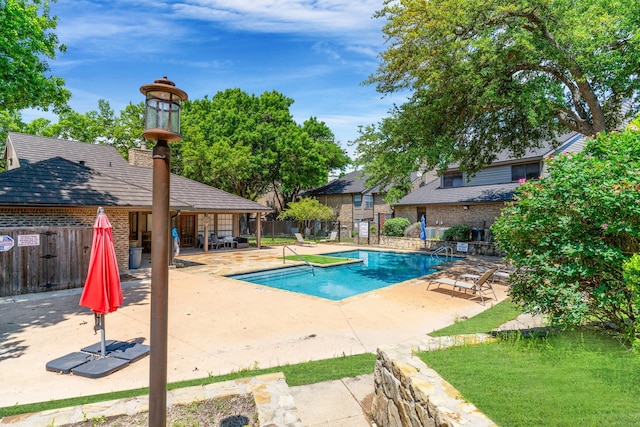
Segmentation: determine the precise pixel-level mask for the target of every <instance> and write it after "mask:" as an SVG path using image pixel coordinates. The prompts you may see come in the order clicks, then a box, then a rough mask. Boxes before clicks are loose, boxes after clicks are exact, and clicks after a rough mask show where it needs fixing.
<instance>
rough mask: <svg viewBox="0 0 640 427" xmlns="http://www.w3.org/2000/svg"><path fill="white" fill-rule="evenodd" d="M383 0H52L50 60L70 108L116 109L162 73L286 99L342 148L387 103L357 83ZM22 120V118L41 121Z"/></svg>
mask: <svg viewBox="0 0 640 427" xmlns="http://www.w3.org/2000/svg"><path fill="white" fill-rule="evenodd" d="M381 8H382V0H375V1H372V0H182V1H174V2H171V1H162V0H159V1H158V0H154V1H147V0H142V1H128V0H112V1H93V0H80V1H78V0H58V1H57V2H56V3H52V4H51V14H52V15H57V16H58V27H57V29H56V30H55V33H56V34H57V35H58V37H59V40H60V42H61V43H64V44H65V45H67V52H66V53H65V54H61V55H59V56H58V58H57V59H56V60H54V61H51V62H50V65H51V69H52V72H53V74H54V75H56V76H60V77H63V78H64V79H65V81H66V87H67V88H68V89H69V90H70V91H71V92H72V94H73V98H72V99H71V102H70V104H71V107H72V108H73V109H74V110H76V111H78V112H81V113H84V112H87V111H90V110H97V107H98V99H106V100H107V101H109V103H110V105H111V107H112V108H113V109H114V110H115V111H116V112H119V111H120V110H122V109H123V108H124V107H125V106H126V105H127V104H128V103H129V102H134V103H138V102H140V101H142V100H143V98H142V95H141V94H140V92H139V89H140V86H141V85H143V84H147V83H152V82H153V81H154V80H155V79H157V78H160V77H162V76H164V75H166V76H167V77H168V78H169V79H170V80H172V81H174V82H175V83H176V86H178V87H179V88H181V89H183V90H184V91H186V92H187V93H188V94H189V97H190V99H199V98H203V97H204V96H205V95H209V97H211V96H213V95H214V94H215V93H217V92H218V91H222V90H225V89H227V88H240V89H242V90H244V91H245V92H247V93H250V94H256V95H260V94H262V93H263V92H265V91H271V90H276V91H278V92H281V93H283V94H284V95H286V96H288V97H289V98H292V99H293V100H294V101H295V102H294V104H293V106H292V108H291V112H292V113H293V116H294V119H295V120H296V121H297V122H298V123H300V124H302V122H303V121H304V120H306V119H308V118H309V117H311V116H315V117H317V118H318V119H319V120H321V121H324V122H325V123H326V124H327V125H328V126H329V128H331V130H332V131H333V132H334V134H335V136H336V139H337V140H338V141H339V142H340V144H341V146H342V147H343V148H345V149H347V151H348V152H349V153H350V154H352V152H353V148H350V147H348V145H347V143H348V141H351V140H353V139H355V138H356V137H357V136H358V126H359V125H368V124H372V123H376V122H378V121H379V120H380V119H381V118H383V117H385V116H386V115H387V112H388V111H389V109H390V108H391V106H392V105H393V103H394V102H402V100H400V99H398V97H396V99H394V98H393V97H388V96H387V97H383V96H382V95H381V94H379V93H377V92H376V90H375V87H374V86H372V85H362V82H363V81H364V80H365V79H366V78H367V77H368V76H369V75H370V74H372V73H374V72H375V71H376V69H377V67H378V64H379V59H378V57H377V55H378V54H379V53H380V52H381V51H382V50H383V49H384V47H385V45H384V39H383V36H382V32H381V27H382V25H383V23H384V22H383V21H382V20H380V19H374V18H373V17H372V15H373V14H374V12H375V11H377V10H379V9H381ZM32 114H33V113H30V112H27V113H24V114H23V118H24V119H25V120H27V121H28V120H31V119H32V118H34V117H42V116H44V117H47V116H46V114H43V113H41V112H36V114H35V115H33V116H32Z"/></svg>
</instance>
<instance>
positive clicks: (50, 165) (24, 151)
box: [0, 133, 271, 212]
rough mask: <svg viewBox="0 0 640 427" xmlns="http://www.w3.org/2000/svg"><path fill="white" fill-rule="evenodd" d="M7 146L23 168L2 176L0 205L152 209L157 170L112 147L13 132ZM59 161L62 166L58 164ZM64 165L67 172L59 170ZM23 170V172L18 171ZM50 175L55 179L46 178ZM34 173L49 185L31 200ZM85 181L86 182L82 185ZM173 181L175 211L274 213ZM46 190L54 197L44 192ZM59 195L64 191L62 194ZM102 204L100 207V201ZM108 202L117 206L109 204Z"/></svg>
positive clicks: (189, 183) (178, 179)
mask: <svg viewBox="0 0 640 427" xmlns="http://www.w3.org/2000/svg"><path fill="white" fill-rule="evenodd" d="M7 144H8V145H9V144H11V147H12V148H13V151H14V152H15V154H16V156H17V163H18V166H19V167H16V166H14V167H15V169H11V170H9V171H7V172H4V173H1V174H0V177H2V182H3V183H4V188H5V190H4V191H5V194H6V197H4V198H3V197H0V204H5V205H6V204H8V202H9V201H10V200H12V201H14V202H19V204H21V205H23V204H29V205H34V204H40V205H41V204H43V203H44V204H64V205H66V204H69V203H71V201H72V200H73V201H74V202H75V203H76V206H85V205H91V206H95V205H100V204H104V205H105V206H140V207H151V205H152V198H151V194H152V189H153V169H151V168H144V167H138V166H131V165H129V163H127V161H126V160H125V159H124V158H123V157H122V156H121V155H120V153H118V151H117V150H116V149H115V148H114V147H111V146H105V145H96V144H87V143H84V142H78V141H67V140H62V139H55V138H47V137H41V136H35V135H25V134H19V133H10V134H9V137H8V138H7ZM61 161H63V162H64V163H60V162H61ZM63 167H66V168H67V169H68V170H67V171H62V170H60V168H63ZM39 168H42V170H40V169H39ZM20 171H22V172H21V173H17V172H20ZM6 174H10V175H9V177H8V178H7V177H5V175H6ZM47 174H51V176H50V177H48V176H47ZM31 175H33V176H38V177H39V179H40V180H41V181H42V182H48V183H49V185H51V187H42V191H41V192H39V193H38V194H39V195H38V197H31V195H29V191H30V190H29V188H35V187H29V186H30V185H35V184H37V182H38V181H37V180H36V181H34V180H33V179H32V178H31ZM50 179H51V180H53V181H50ZM56 180H67V181H68V185H69V186H71V187H70V188H66V189H65V188H63V187H64V186H63V185H62V182H59V181H56ZM83 180H84V181H85V184H81V182H82V181H83ZM170 180H171V181H170V195H171V200H170V203H171V207H172V208H174V209H191V210H203V211H204V210H206V211H212V210H213V211H227V212H268V211H271V209H270V208H267V207H265V206H262V205H260V204H259V203H256V202H254V201H251V200H248V199H245V198H243V197H239V196H236V195H234V194H230V193H227V192H225V191H222V190H220V189H217V188H213V187H211V186H208V185H206V184H202V183H200V182H197V181H193V180H190V179H187V178H184V177H182V176H178V175H174V174H171V176H170ZM83 185H84V186H83ZM47 189H49V191H50V193H51V194H49V195H47V194H46V191H47ZM94 190H97V191H100V192H103V193H104V196H103V197H102V198H100V197H97V196H96V195H95V194H94V193H95V192H96V191H94ZM25 191H26V193H25ZM60 191H61V192H62V193H59V192H60ZM69 191H71V192H72V194H73V197H70V196H68V197H64V198H63V199H58V198H59V197H60V194H66V193H68V192H69ZM82 191H86V193H87V194H86V195H84V196H83V195H81V194H80V193H81V192H82ZM20 192H22V193H21V194H22V196H21V197H19V194H20ZM127 193H128V194H127ZM9 194H11V196H9ZM1 195H2V193H0V196H1ZM45 200H46V201H47V202H46V203H45V202H44V201H45ZM56 201H60V202H61V203H56ZM98 201H99V202H100V203H96V202H98ZM109 201H111V202H115V203H116V204H109V203H107V202H109Z"/></svg>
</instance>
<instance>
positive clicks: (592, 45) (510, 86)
mask: <svg viewBox="0 0 640 427" xmlns="http://www.w3.org/2000/svg"><path fill="white" fill-rule="evenodd" d="M376 17H378V18H385V19H387V21H386V24H385V25H384V28H383V32H384V34H385V36H386V38H387V40H388V42H389V47H388V48H387V50H386V51H384V52H383V53H382V54H381V59H382V63H381V65H380V67H379V69H378V71H377V73H376V74H375V75H372V76H371V77H370V78H369V80H368V81H367V83H369V84H376V85H377V86H376V87H377V90H378V91H379V92H381V93H383V94H390V93H396V92H399V93H403V91H407V92H408V93H409V96H410V97H409V99H408V101H407V102H406V103H405V104H403V105H401V106H398V107H396V108H394V109H393V111H392V112H391V115H390V117H388V118H386V119H384V120H383V121H382V122H381V123H379V124H377V125H371V126H367V127H365V128H363V129H362V130H361V135H360V137H359V138H358V140H357V141H356V142H357V144H358V145H357V153H358V154H359V155H360V156H361V158H362V163H364V164H365V170H366V171H367V173H368V175H369V176H370V178H371V181H372V182H376V183H381V182H382V183H394V180H397V181H399V183H400V184H402V185H404V184H406V179H405V178H404V177H406V176H408V175H409V173H410V172H412V171H416V170H420V169H432V168H434V167H441V168H444V167H446V165H448V164H451V163H453V162H457V163H459V165H460V167H461V168H462V169H463V170H466V171H469V172H474V171H477V170H479V169H480V168H481V167H482V166H483V165H485V164H488V163H490V162H491V161H492V160H493V159H494V158H495V155H496V154H498V153H500V152H501V151H503V150H505V149H506V150H509V151H511V153H512V154H513V155H516V156H518V155H522V154H523V153H524V151H525V150H526V149H527V148H529V147H537V146H540V144H541V143H542V142H544V141H546V140H552V139H553V138H554V136H556V135H557V134H559V133H566V132H568V131H576V132H579V133H581V134H584V135H596V134H598V133H600V132H602V131H605V130H614V129H615V128H616V127H617V126H618V125H619V124H620V123H621V121H622V120H623V119H625V117H628V115H629V114H631V113H633V112H637V111H638V107H639V104H638V96H637V95H638V91H639V89H640V79H638V78H637V74H638V70H639V67H638V64H640V30H638V28H639V27H640V26H639V24H640V2H637V1H636V0H620V1H616V2H611V1H609V0H572V1H551V0H526V1H525V0H523V1H517V2H516V1H513V2H504V1H499V0H489V1H478V0H429V1H401V2H397V1H393V0H386V1H385V5H384V7H383V9H382V10H380V11H379V12H378V13H377V14H376ZM405 93H406V92H405ZM405 189H406V185H405Z"/></svg>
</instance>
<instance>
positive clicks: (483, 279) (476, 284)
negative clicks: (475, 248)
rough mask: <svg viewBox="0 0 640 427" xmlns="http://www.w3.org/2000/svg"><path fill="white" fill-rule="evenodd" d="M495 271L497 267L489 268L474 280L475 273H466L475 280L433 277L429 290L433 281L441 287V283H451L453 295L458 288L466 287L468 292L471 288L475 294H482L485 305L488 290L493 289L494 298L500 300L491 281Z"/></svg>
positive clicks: (481, 299) (465, 289)
mask: <svg viewBox="0 0 640 427" xmlns="http://www.w3.org/2000/svg"><path fill="white" fill-rule="evenodd" d="M495 271H496V269H495V268H490V269H489V270H487V271H485V272H484V273H482V276H480V277H478V278H477V280H474V275H471V274H469V275H466V276H467V277H468V278H471V279H472V280H473V281H471V282H467V281H465V280H455V279H449V278H446V277H443V278H440V279H432V280H429V284H428V285H427V290H429V286H431V283H437V284H438V288H439V287H440V285H449V286H451V296H452V297H453V292H454V291H455V290H456V288H458V289H460V290H462V289H464V291H465V293H466V292H467V289H470V290H472V291H473V293H474V294H478V295H480V301H482V305H484V294H485V292H487V291H491V292H492V293H493V298H494V299H495V300H496V301H497V300H498V296H497V295H496V293H495V291H494V290H493V286H491V282H490V281H489V279H490V278H491V276H493V273H495ZM464 276H465V275H462V276H461V277H464ZM485 287H486V289H485Z"/></svg>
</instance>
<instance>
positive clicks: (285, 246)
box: [282, 245, 316, 276]
mask: <svg viewBox="0 0 640 427" xmlns="http://www.w3.org/2000/svg"><path fill="white" fill-rule="evenodd" d="M285 249H289V250H290V251H291V252H293V253H294V254H295V256H297V257H298V258H300V261H302V262H304V263H305V264H307V265H308V266H309V268H311V274H313V275H314V276H315V275H316V271H315V270H314V269H313V265H311V264H309V263H308V262H307V260H305V259H302V257H301V256H300V255H299V254H298V253H297V252H296V251H294V250H293V248H292V247H291V246H288V245H284V246H283V247H282V263H283V264H285V262H286V259H285V258H284V251H285Z"/></svg>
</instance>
